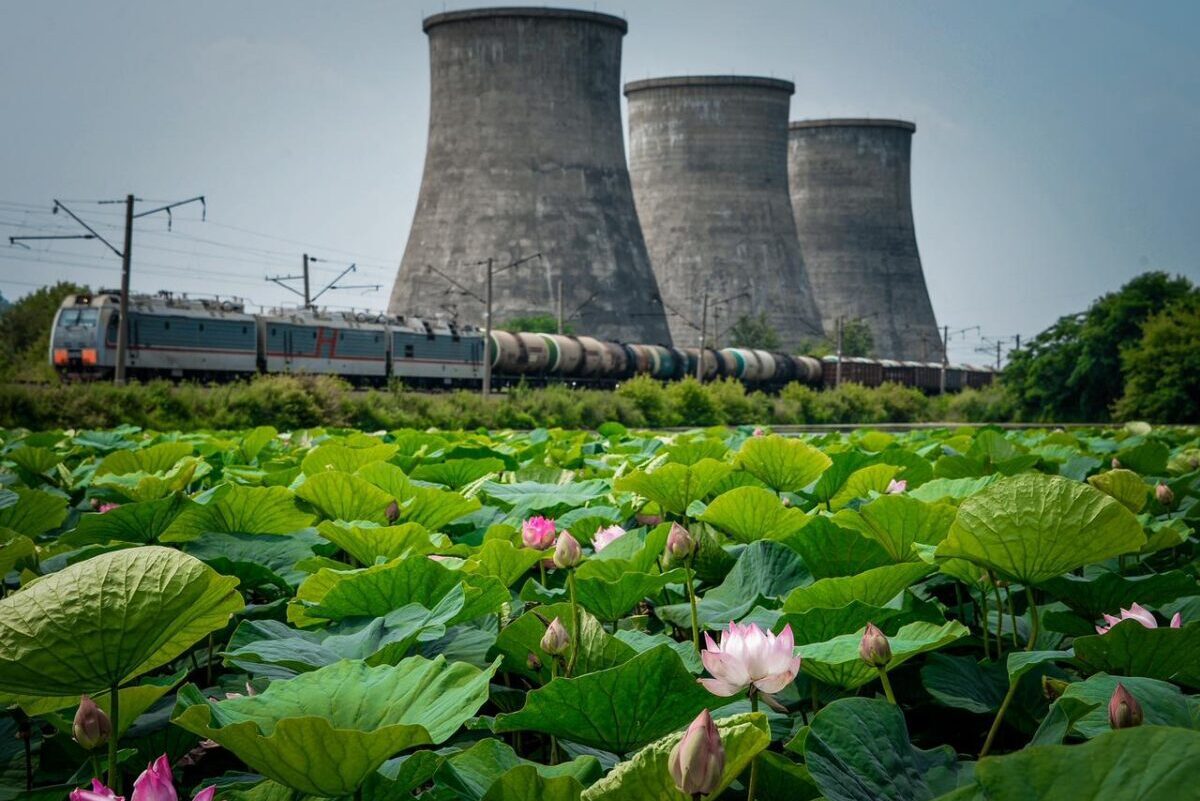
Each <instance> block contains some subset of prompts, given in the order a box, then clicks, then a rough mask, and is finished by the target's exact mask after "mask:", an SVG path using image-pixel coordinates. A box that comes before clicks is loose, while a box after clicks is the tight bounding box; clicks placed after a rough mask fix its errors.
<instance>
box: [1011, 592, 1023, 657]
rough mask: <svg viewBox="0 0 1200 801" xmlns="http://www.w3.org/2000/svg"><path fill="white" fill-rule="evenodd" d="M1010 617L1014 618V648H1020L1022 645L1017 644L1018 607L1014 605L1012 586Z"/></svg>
mask: <svg viewBox="0 0 1200 801" xmlns="http://www.w3.org/2000/svg"><path fill="white" fill-rule="evenodd" d="M1008 616H1009V617H1010V618H1012V641H1013V648H1019V647H1020V645H1021V644H1020V643H1019V642H1017V605H1016V604H1014V603H1013V597H1012V585H1011V584H1010V585H1009V586H1008Z"/></svg>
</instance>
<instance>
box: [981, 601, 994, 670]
mask: <svg viewBox="0 0 1200 801" xmlns="http://www.w3.org/2000/svg"><path fill="white" fill-rule="evenodd" d="M987 599H988V593H987V587H980V588H979V600H980V601H981V603H980V605H979V607H980V609H979V628H981V629H983V658H984V659H991V658H992V653H991V648H989V647H988V636H989V635H990V633H991V632H990V630H989V629H988V602H987Z"/></svg>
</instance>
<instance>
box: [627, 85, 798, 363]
mask: <svg viewBox="0 0 1200 801" xmlns="http://www.w3.org/2000/svg"><path fill="white" fill-rule="evenodd" d="M793 91H794V87H793V85H792V84H791V83H789V82H787V81H779V80H775V79H772V78H748V77H739V76H728V75H721V76H691V77H678V78H654V79H650V80H644V81H634V82H632V83H628V84H626V85H625V96H626V97H627V98H628V99H629V172H630V175H631V176H632V178H633V196H634V199H635V200H636V201H637V210H638V217H639V218H640V219H641V222H642V230H643V232H644V233H645V235H646V246H647V247H648V249H649V251H650V263H651V264H653V265H654V273H655V275H656V276H657V278H658V286H659V288H660V289H661V291H662V293H663V300H664V301H665V303H666V305H667V306H668V309H669V311H670V312H671V313H670V314H669V316H668V322H669V324H670V326H671V333H672V334H673V335H674V336H675V341H676V342H677V343H679V344H686V345H693V344H695V343H696V342H697V340H698V338H699V331H698V330H697V327H698V326H699V325H700V322H701V315H702V311H703V298H704V295H705V294H706V293H707V295H708V297H709V300H710V303H712V302H713V301H722V300H724V299H726V298H732V299H731V300H729V301H728V302H726V303H723V304H720V305H718V306H717V308H715V309H712V308H710V311H709V318H708V323H707V325H706V329H707V331H708V335H709V340H708V341H709V342H710V343H712V342H715V343H716V344H717V345H718V346H721V345H725V344H728V342H727V339H726V338H725V336H724V334H725V332H726V331H727V330H728V328H729V326H730V324H732V323H734V322H735V321H736V320H737V319H738V318H739V317H741V316H743V315H755V316H757V315H759V314H765V315H766V319H767V321H768V322H769V323H770V325H771V326H772V328H774V330H775V332H776V333H777V334H779V337H780V340H781V344H782V346H783V347H784V348H788V349H791V348H795V347H797V346H799V345H800V344H801V343H802V342H805V341H812V340H814V339H819V338H820V337H821V336H822V331H821V327H820V315H819V313H818V311H817V307H816V304H815V303H814V300H813V294H812V290H811V287H810V284H809V281H808V277H807V274H806V272H805V269H804V262H803V260H802V258H801V253H800V244H799V241H798V240H797V237H796V225H795V221H794V219H793V216H792V206H791V201H790V199H789V198H788V184H787V120H788V106H789V104H790V102H791V96H792V93H793ZM739 296H740V297H739ZM714 312H715V314H714ZM717 315H719V316H717ZM714 329H715V333H716V337H715V338H714V336H713V334H714Z"/></svg>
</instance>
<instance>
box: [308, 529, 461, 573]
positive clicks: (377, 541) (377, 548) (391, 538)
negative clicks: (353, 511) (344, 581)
mask: <svg viewBox="0 0 1200 801" xmlns="http://www.w3.org/2000/svg"><path fill="white" fill-rule="evenodd" d="M317 531H318V532H319V533H320V535H321V536H322V537H324V538H325V539H327V540H329V541H330V542H332V543H333V544H334V545H336V546H337V547H339V548H341V549H342V550H343V551H345V552H346V553H348V554H350V556H351V557H352V558H354V559H355V560H356V561H357V562H358V563H359V564H361V565H373V564H375V563H376V562H378V561H379V560H380V559H383V560H384V561H385V562H390V561H391V560H393V559H395V558H397V557H399V556H425V555H426V554H431V553H438V552H439V550H444V549H449V548H450V547H451V542H450V538H449V537H446V536H445V535H443V534H430V533H429V530H428V529H426V528H425V527H424V526H422V525H421V524H420V523H401V524H400V525H398V526H370V525H358V526H355V525H350V524H345V523H335V522H334V521H332V520H323V521H321V524H320V525H318V526H317Z"/></svg>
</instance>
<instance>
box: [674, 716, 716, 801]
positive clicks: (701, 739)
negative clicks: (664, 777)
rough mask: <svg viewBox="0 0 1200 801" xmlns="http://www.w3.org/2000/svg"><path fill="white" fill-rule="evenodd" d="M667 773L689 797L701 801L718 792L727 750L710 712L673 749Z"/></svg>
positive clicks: (693, 722)
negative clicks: (705, 796)
mask: <svg viewBox="0 0 1200 801" xmlns="http://www.w3.org/2000/svg"><path fill="white" fill-rule="evenodd" d="M667 769H668V770H669V771H670V772H671V779H672V780H673V781H674V782H675V787H676V788H677V789H678V790H679V792H681V793H683V794H685V795H688V796H691V797H693V798H698V797H700V796H703V795H708V794H709V793H711V792H712V791H713V790H715V789H717V785H718V784H720V783H721V774H723V773H724V772H725V747H724V746H723V745H721V732H719V731H718V730H717V724H716V723H714V722H713V719H712V714H711V713H710V712H709V711H708V710H707V709H705V710H704V711H703V712H701V713H700V714H699V715H697V716H696V719H695V720H693V721H692V725H690V726H688V728H687V731H686V732H684V735H683V739H682V740H680V741H679V742H678V743H676V744H675V747H674V748H672V749H671V755H670V757H669V758H668V760H667Z"/></svg>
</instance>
